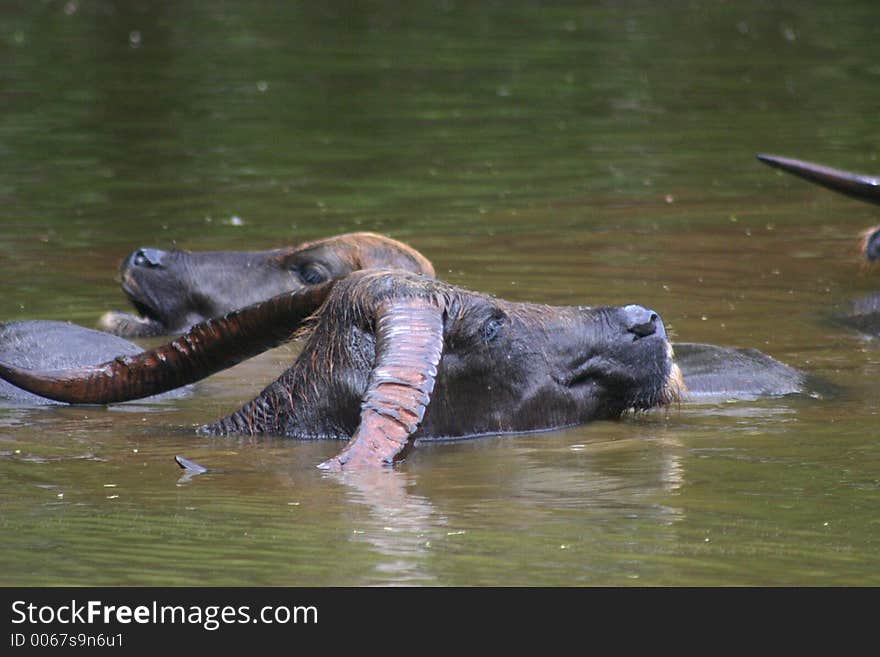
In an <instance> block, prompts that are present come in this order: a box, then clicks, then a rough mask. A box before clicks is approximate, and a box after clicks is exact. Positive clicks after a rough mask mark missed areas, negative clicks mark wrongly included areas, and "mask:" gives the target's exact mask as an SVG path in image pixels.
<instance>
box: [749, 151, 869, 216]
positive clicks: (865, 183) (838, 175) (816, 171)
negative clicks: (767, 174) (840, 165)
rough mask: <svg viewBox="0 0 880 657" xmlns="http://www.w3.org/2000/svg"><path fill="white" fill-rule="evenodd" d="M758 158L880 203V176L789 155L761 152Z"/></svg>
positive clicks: (861, 198) (795, 173)
mask: <svg viewBox="0 0 880 657" xmlns="http://www.w3.org/2000/svg"><path fill="white" fill-rule="evenodd" d="M757 157H758V159H759V160H761V162H763V163H764V164H768V165H770V166H771V167H775V168H777V169H782V170H783V171H787V172H788V173H792V174H794V175H796V176H799V177H801V178H803V179H805V180H809V181H810V182H814V183H816V184H818V185H822V186H823V187H827V188H828V189H831V190H834V191H835V192H840V193H841V194H846V195H847V196H851V197H853V198H857V199H859V200H861V201H868V202H869V203H877V204H880V178H875V177H873V176H866V175H863V174H860V173H850V172H849V171H843V170H841V169H832V168H831V167H826V166H823V165H821V164H813V163H812V162H804V161H803V160H793V159H791V158H788V157H778V156H776V155H764V154H759V155H758V156H757Z"/></svg>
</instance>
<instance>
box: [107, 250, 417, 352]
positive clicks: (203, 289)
mask: <svg viewBox="0 0 880 657" xmlns="http://www.w3.org/2000/svg"><path fill="white" fill-rule="evenodd" d="M361 269H401V270H404V271H412V272H416V273H419V274H425V275H426V276H433V275H434V269H433V267H432V266H431V263H430V262H429V261H428V260H427V259H426V258H425V257H424V256H422V254H421V253H419V252H418V251H416V250H415V249H413V248H411V247H409V246H407V245H406V244H403V243H402V242H398V241H397V240H393V239H391V238H389V237H385V236H384V235H377V234H375V233H349V234H345V235H336V236H333V237H329V238H326V239H322V240H317V241H315V242H308V243H305V244H301V245H298V246H292V247H288V248H284V249H275V250H271V251H201V252H200V251H176V250H175V251H162V250H160V249H152V248H140V249H137V250H135V251H133V252H132V253H131V254H130V255H129V256H128V257H127V258H126V259H125V260H124V261H123V263H122V266H121V268H120V277H121V280H122V289H123V291H124V292H125V294H126V295H127V296H128V298H129V300H130V301H131V302H132V304H133V305H134V306H135V308H136V309H137V310H138V312H139V313H140V316H135V315H132V314H129V313H124V312H119V311H111V312H108V313H105V314H104V316H103V317H101V319H100V320H99V324H98V327H99V328H100V329H101V330H103V331H107V332H109V333H113V334H115V335H120V336H123V337H150V336H157V335H168V334H177V333H182V332H183V331H185V330H187V329H188V328H189V327H190V326H193V325H195V324H198V323H199V322H202V321H204V320H206V319H210V318H212V317H220V316H221V315H224V314H226V313H228V312H230V311H232V310H235V309H237V308H243V307H245V306H249V305H251V304H254V303H257V302H258V301H263V300H265V299H269V298H271V297H273V296H275V295H278V294H281V293H283V292H293V291H295V290H299V289H302V288H304V287H309V286H313V285H317V284H320V283H323V282H324V281H327V280H331V279H337V278H343V277H345V276H347V275H348V274H350V273H351V272H353V271H358V270H361Z"/></svg>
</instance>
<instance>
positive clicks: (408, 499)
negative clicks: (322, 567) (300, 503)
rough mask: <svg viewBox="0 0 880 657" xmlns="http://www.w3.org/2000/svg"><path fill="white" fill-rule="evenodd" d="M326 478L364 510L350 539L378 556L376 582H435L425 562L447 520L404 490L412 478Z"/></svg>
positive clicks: (374, 474) (392, 474) (389, 473)
mask: <svg viewBox="0 0 880 657" xmlns="http://www.w3.org/2000/svg"><path fill="white" fill-rule="evenodd" d="M326 476H327V477H328V478H330V479H334V480H335V481H337V482H338V483H339V484H341V485H343V486H344V487H345V488H346V491H347V494H348V495H347V496H348V499H349V500H350V501H351V503H353V504H360V505H364V506H366V507H367V508H368V509H369V515H368V516H366V521H362V523H355V524H353V525H352V530H351V539H350V540H351V541H353V542H358V543H367V544H369V545H370V546H371V547H372V548H373V549H374V550H375V551H376V552H377V553H378V559H377V560H376V563H375V565H374V569H375V571H376V573H377V577H376V579H377V583H380V584H388V583H391V584H420V585H428V584H435V583H437V581H438V580H437V577H436V575H434V574H433V573H431V572H430V570H429V569H428V566H429V563H430V562H429V559H428V557H429V556H430V554H431V545H432V542H434V543H436V541H437V540H438V539H439V538H440V537H441V536H442V535H443V528H444V527H445V526H446V519H445V517H444V516H442V515H441V514H439V513H438V512H437V511H436V509H435V508H434V505H433V504H432V503H431V502H430V500H428V499H427V498H426V497H424V496H422V495H418V494H414V493H411V492H409V491H408V490H407V489H408V488H411V487H413V486H415V485H416V481H417V477H416V476H414V475H413V474H411V473H408V472H401V471H399V470H393V469H389V468H382V469H379V470H366V471H355V472H341V473H327V474H326Z"/></svg>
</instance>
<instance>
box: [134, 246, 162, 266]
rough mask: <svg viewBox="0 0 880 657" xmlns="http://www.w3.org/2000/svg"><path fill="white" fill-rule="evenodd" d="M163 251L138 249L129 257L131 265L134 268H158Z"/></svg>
mask: <svg viewBox="0 0 880 657" xmlns="http://www.w3.org/2000/svg"><path fill="white" fill-rule="evenodd" d="M164 258H165V251H162V250H160V249H138V250H137V251H135V252H134V253H133V254H132V255H131V263H132V264H133V265H134V266H136V267H148V268H154V267H160V266H161V265H162V260H163V259H164Z"/></svg>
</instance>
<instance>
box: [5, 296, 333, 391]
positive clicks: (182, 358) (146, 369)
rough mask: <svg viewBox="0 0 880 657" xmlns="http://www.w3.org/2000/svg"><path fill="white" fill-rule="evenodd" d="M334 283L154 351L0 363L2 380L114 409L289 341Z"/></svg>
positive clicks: (260, 306) (235, 315) (240, 313)
mask: <svg viewBox="0 0 880 657" xmlns="http://www.w3.org/2000/svg"><path fill="white" fill-rule="evenodd" d="M334 283H335V281H328V282H327V283H324V284H322V285H318V286H315V287H312V288H304V289H302V290H299V291H297V292H294V293H285V294H281V295H278V296H277V297H273V298H271V299H269V300H267V301H262V302H260V303H256V304H254V305H252V306H248V307H246V308H242V309H241V310H236V311H233V312H231V313H229V314H227V315H225V316H224V317H221V318H218V319H211V320H208V321H206V322H202V323H201V324H196V325H195V326H193V327H192V328H191V329H190V330H189V331H188V332H187V333H185V334H184V335H182V336H180V337H178V338H176V339H175V340H173V341H171V342H169V343H167V344H164V345H162V346H160V347H156V348H155V349H151V350H149V351H145V352H143V353H140V354H136V355H134V356H119V357H117V358H115V359H114V360H111V361H107V362H106V363H102V364H100V365H93V366H88V367H80V368H75V369H70V370H48V371H38V370H25V369H21V368H18V367H15V366H13V365H10V364H8V363H3V362H0V377H2V378H3V379H6V380H7V381H9V382H10V383H12V384H13V385H16V386H18V387H19V388H23V389H24V390H27V391H28V392H32V393H34V394H37V395H40V396H41V397H46V398H48V399H54V400H56V401H61V402H67V403H70V404H112V403H114V402H122V401H128V400H131V399H140V398H142V397H149V396H151V395H156V394H159V393H161V392H166V391H168V390H173V389H174V388H179V387H181V386H184V385H187V384H189V383H193V382H195V381H198V380H200V379H203V378H205V377H206V376H209V375H211V374H214V373H215V372H219V371H220V370H224V369H226V368H229V367H232V366H233V365H235V364H237V363H240V362H241V361H243V360H245V359H247V358H250V357H252V356H256V355H257V354H259V353H261V352H263V351H266V350H267V349H271V348H272V347H275V346H277V345H279V344H281V343H283V342H285V341H287V340H289V339H290V337H291V335H292V334H293V332H294V331H295V330H296V329H297V328H298V327H299V326H300V325H301V324H302V323H303V320H305V319H306V318H307V317H308V316H309V315H311V314H312V313H313V312H315V310H317V309H318V308H319V307H320V306H321V304H322V303H323V302H324V300H325V299H326V297H327V294H328V293H329V292H330V290H331V289H332V287H333V285H334Z"/></svg>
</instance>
